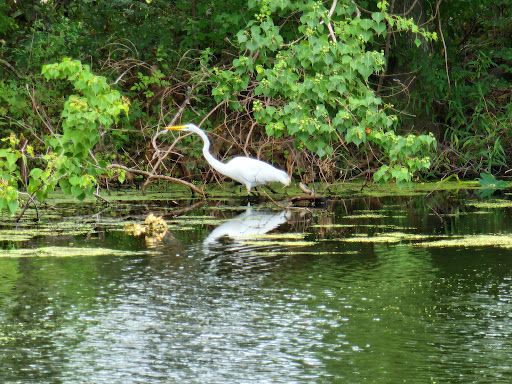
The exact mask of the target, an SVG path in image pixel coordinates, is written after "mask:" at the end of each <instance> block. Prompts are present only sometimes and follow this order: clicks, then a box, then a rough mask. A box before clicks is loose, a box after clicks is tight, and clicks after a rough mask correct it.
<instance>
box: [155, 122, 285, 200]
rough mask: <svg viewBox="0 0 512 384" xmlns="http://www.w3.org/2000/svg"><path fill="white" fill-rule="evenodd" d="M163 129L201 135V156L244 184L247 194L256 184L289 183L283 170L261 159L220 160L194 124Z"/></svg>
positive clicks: (206, 138) (218, 170)
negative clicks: (223, 161)
mask: <svg viewBox="0 0 512 384" xmlns="http://www.w3.org/2000/svg"><path fill="white" fill-rule="evenodd" d="M165 129H169V130H179V131H183V132H194V133H197V134H198V135H199V136H201V139H203V156H204V158H205V159H206V161H207V162H208V163H209V164H210V165H211V166H212V167H213V168H214V169H215V170H216V171H217V172H219V173H221V174H223V175H224V176H228V177H230V178H231V179H233V180H236V181H238V182H239V183H241V184H243V185H245V188H247V193H248V194H249V193H251V188H252V187H255V186H257V185H266V184H269V183H274V182H278V183H283V184H284V185H285V186H288V185H289V184H290V181H291V178H290V176H288V174H287V173H286V172H285V171H282V170H280V169H277V168H275V167H273V166H272V165H270V164H268V163H265V162H264V161H261V160H256V159H251V158H250V157H246V156H237V157H235V158H233V159H231V160H230V161H228V162H227V163H222V162H220V161H219V160H217V159H216V158H215V157H213V156H212V154H211V153H210V151H209V149H210V140H209V139H208V136H207V135H206V133H204V131H203V130H202V129H201V128H199V127H198V126H196V125H194V124H185V125H177V126H172V127H165Z"/></svg>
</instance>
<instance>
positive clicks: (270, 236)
mask: <svg viewBox="0 0 512 384" xmlns="http://www.w3.org/2000/svg"><path fill="white" fill-rule="evenodd" d="M306 235H307V233H256V234H251V235H248V236H239V237H238V238H243V239H248V240H250V239H283V240H284V239H296V240H302V239H304V238H305V237H306Z"/></svg>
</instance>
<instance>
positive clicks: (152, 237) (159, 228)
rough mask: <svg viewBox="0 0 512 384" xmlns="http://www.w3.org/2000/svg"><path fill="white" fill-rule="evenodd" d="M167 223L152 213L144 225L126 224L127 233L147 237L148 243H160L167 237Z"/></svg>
mask: <svg viewBox="0 0 512 384" xmlns="http://www.w3.org/2000/svg"><path fill="white" fill-rule="evenodd" d="M168 228H169V227H168V226H167V223H166V222H165V220H164V219H163V218H162V217H156V216H155V215H153V214H152V213H150V214H149V215H148V217H146V220H145V221H144V224H137V223H134V224H126V226H125V228H124V230H125V233H126V234H128V235H132V236H136V237H139V236H142V235H144V236H145V237H146V240H147V241H153V242H154V241H160V240H162V239H163V238H164V237H165V234H166V233H167V230H168Z"/></svg>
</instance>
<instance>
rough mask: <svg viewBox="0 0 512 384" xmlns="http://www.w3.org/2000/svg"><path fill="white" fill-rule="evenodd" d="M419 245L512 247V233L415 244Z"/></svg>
mask: <svg viewBox="0 0 512 384" xmlns="http://www.w3.org/2000/svg"><path fill="white" fill-rule="evenodd" d="M414 245H415V246H418V247H443V248H444V247H465V248H474V247H500V248H507V249H512V236H511V235H501V234H500V235H492V234H490V235H472V236H461V237H456V238H451V239H441V240H435V241H428V242H422V243H416V244H414Z"/></svg>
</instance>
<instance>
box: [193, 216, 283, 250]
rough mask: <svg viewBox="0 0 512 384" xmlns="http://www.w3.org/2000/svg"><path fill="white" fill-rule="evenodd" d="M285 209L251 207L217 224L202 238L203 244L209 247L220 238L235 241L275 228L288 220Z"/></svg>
mask: <svg viewBox="0 0 512 384" xmlns="http://www.w3.org/2000/svg"><path fill="white" fill-rule="evenodd" d="M288 215H289V213H287V211H284V210H283V211H281V212H277V213H276V212H272V211H263V210H262V211H260V210H254V209H252V208H250V207H249V208H247V210H246V211H245V212H243V213H241V214H240V215H238V216H236V217H234V218H233V219H231V220H229V221H227V222H225V223H223V224H221V225H219V226H218V227H217V228H215V229H214V230H213V231H212V232H211V233H210V234H209V235H208V237H206V239H204V241H203V246H204V247H205V249H206V248H209V247H210V246H211V245H214V244H215V243H217V242H219V240H220V239H221V238H224V237H227V238H229V239H231V240H233V241H234V242H235V243H237V242H239V240H240V239H246V238H247V237H250V236H255V235H263V234H265V233H267V232H270V231H271V230H273V229H276V228H277V227H279V226H280V225H281V224H283V223H286V222H287V221H288Z"/></svg>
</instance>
